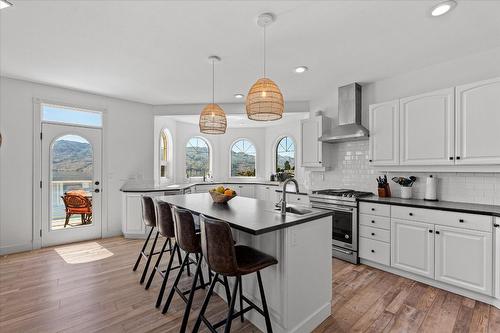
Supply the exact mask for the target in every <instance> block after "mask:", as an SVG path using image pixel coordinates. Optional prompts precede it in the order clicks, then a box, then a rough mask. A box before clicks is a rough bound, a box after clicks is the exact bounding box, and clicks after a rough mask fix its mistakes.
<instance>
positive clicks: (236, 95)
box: [234, 94, 245, 99]
mask: <svg viewBox="0 0 500 333" xmlns="http://www.w3.org/2000/svg"><path fill="white" fill-rule="evenodd" d="M243 97H245V95H243V94H235V95H234V98H238V99H241V98H243Z"/></svg>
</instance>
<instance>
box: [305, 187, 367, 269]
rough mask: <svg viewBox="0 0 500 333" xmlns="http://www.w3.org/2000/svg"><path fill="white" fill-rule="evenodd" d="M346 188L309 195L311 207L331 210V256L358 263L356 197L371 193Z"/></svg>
mask: <svg viewBox="0 0 500 333" xmlns="http://www.w3.org/2000/svg"><path fill="white" fill-rule="evenodd" d="M371 194H372V193H370V192H360V191H354V190H347V189H330V190H319V191H313V192H312V194H310V195H309V198H310V201H311V206H312V207H313V208H322V209H328V210H331V211H333V216H332V256H333V257H336V258H339V259H342V260H346V261H349V262H352V263H354V264H357V263H358V200H357V199H358V198H360V197H363V196H368V195H371Z"/></svg>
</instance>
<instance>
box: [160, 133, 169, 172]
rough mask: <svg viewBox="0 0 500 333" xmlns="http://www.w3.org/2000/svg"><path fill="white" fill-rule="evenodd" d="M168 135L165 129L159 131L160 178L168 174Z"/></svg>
mask: <svg viewBox="0 0 500 333" xmlns="http://www.w3.org/2000/svg"><path fill="white" fill-rule="evenodd" d="M168 149H169V147H168V136H167V132H166V130H165V129H163V130H162V131H161V133H160V179H165V178H167V177H168V176H167V175H168V172H167V167H168Z"/></svg>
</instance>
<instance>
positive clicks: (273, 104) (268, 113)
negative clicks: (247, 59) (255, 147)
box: [246, 13, 285, 121]
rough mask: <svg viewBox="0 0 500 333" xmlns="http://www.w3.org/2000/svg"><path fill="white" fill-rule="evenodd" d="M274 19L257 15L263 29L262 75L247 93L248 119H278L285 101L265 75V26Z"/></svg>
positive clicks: (268, 14)
mask: <svg viewBox="0 0 500 333" xmlns="http://www.w3.org/2000/svg"><path fill="white" fill-rule="evenodd" d="M274 20H275V16H274V14H271V13H264V14H261V15H259V18H258V20H257V24H258V25H259V26H261V27H262V28H263V29H264V76H263V77H262V78H260V79H258V80H257V82H255V83H254V85H253V86H252V87H251V88H250V91H249V92H248V94H247V100H246V109H247V116H248V118H249V119H252V120H257V121H269V120H278V119H281V117H282V116H283V111H284V109H285V105H284V104H285V103H284V101H283V95H282V94H281V91H280V88H279V87H278V85H277V84H276V83H274V81H273V80H271V79H269V78H267V77H266V27H267V26H268V25H269V24H271V23H273V22H274Z"/></svg>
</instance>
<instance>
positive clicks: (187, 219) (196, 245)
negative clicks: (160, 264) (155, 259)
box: [162, 207, 230, 333]
mask: <svg viewBox="0 0 500 333" xmlns="http://www.w3.org/2000/svg"><path fill="white" fill-rule="evenodd" d="M172 211H173V217H174V230H175V240H176V244H178V246H179V248H180V249H182V250H183V251H185V252H186V257H185V258H184V260H183V262H182V265H181V268H180V270H179V272H178V273H177V276H176V278H175V281H174V284H173V285H172V288H171V289H170V293H169V295H168V298H167V302H166V303H165V306H164V307H163V310H162V313H163V314H165V313H167V311H168V308H169V307H170V304H171V302H172V298H173V296H174V292H177V294H178V295H179V296H180V297H181V299H182V300H183V301H184V302H185V303H186V308H185V310H184V316H183V318H182V324H181V328H180V331H179V332H181V333H184V332H186V327H187V323H188V320H189V313H190V311H191V305H192V304H193V298H194V293H195V291H196V290H198V289H201V288H203V289H205V287H206V286H208V285H209V284H211V283H212V278H211V274H210V272H209V277H208V278H209V282H208V283H206V284H205V281H204V279H203V272H202V271H201V263H202V259H203V256H202V253H201V241H200V237H201V236H200V233H199V232H197V230H196V225H195V223H194V218H193V215H192V214H191V212H190V211H188V210H185V209H180V208H177V207H173V208H172ZM190 254H194V255H195V257H196V262H195V263H196V271H195V273H194V276H193V281H192V283H191V289H190V290H187V291H181V290H180V289H179V288H178V287H177V285H178V283H179V280H180V278H181V276H182V273H183V271H184V269H185V268H186V267H187V266H188V265H189V262H190V261H192V259H190V257H189V255H190ZM198 277H199V278H200V285H199V286H196V284H197V282H198ZM217 281H218V282H220V283H222V284H223V285H224V287H225V289H226V296H227V297H230V296H229V284H228V282H227V279H226V280H224V282H223V281H221V280H220V279H216V280H215V282H217ZM215 282H213V283H214V284H215ZM188 293H189V296H188V298H186V296H185V295H186V294H188Z"/></svg>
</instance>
